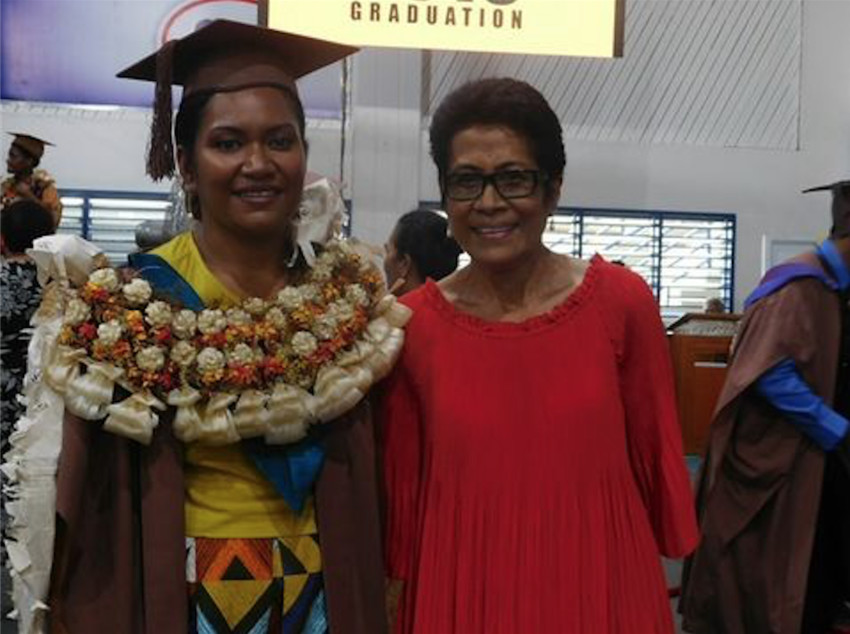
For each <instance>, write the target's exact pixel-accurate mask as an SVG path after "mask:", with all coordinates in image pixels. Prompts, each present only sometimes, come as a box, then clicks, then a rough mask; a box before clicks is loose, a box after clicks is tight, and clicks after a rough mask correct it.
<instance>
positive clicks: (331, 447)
mask: <svg viewBox="0 0 850 634" xmlns="http://www.w3.org/2000/svg"><path fill="white" fill-rule="evenodd" d="M171 411H172V412H173V410H171ZM328 425H329V426H328V427H327V428H326V431H327V433H326V434H325V435H324V442H323V444H324V448H325V452H326V457H325V462H324V465H323V467H322V470H321V473H320V475H319V479H318V481H317V483H316V487H315V496H316V512H317V522H318V529H319V538H320V541H321V548H322V563H323V577H324V585H325V593H326V600H327V608H328V618H329V622H330V630H331V632H332V634H380V633H382V632H385V631H386V617H385V610H384V577H383V563H382V555H381V541H380V533H379V531H380V523H379V518H378V504H377V493H376V492H377V483H376V469H375V467H376V459H375V450H374V437H373V432H372V421H371V416H370V412H369V407H368V405H367V404H361V405H360V406H358V407H357V408H355V409H354V410H353V411H351V412H349V413H348V414H346V415H345V416H343V417H341V418H340V419H338V420H337V421H334V422H332V423H328ZM100 426H101V424H100V423H94V422H89V421H84V420H81V419H79V418H77V417H75V416H72V415H70V414H68V413H66V415H65V423H64V437H63V439H62V453H61V455H60V461H59V471H58V477H57V505H56V513H57V536H56V551H55V553H54V565H53V574H52V579H51V591H50V598H49V604H50V607H51V618H50V631H51V632H54V633H61V634H101V633H102V634H183V633H185V632H186V631H187V624H188V617H187V614H188V600H187V588H186V577H185V570H186V565H185V556H186V554H185V532H184V519H183V518H184V510H183V499H184V485H183V469H182V461H183V458H182V448H181V444H180V443H179V442H178V441H177V440H176V439H175V438H174V436H173V435H172V433H171V420H170V417H169V418H168V419H166V420H165V421H162V422H161V423H160V425H159V427H157V429H156V430H155V432H154V436H153V440H152V442H151V444H150V446H147V447H145V446H142V445H139V444H138V443H136V442H133V441H131V440H127V439H125V438H122V437H120V436H116V435H114V434H111V433H108V432H104V431H102V430H101V429H100Z"/></svg>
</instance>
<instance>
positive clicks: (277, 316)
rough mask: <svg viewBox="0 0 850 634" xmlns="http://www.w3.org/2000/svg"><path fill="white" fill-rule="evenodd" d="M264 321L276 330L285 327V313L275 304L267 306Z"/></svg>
mask: <svg viewBox="0 0 850 634" xmlns="http://www.w3.org/2000/svg"><path fill="white" fill-rule="evenodd" d="M266 321H267V322H269V323H270V324H271V325H272V326H274V327H275V328H277V329H278V330H283V329H284V328H286V315H284V314H283V311H282V310H281V309H280V308H278V307H277V306H272V307H271V308H269V310H268V312H266Z"/></svg>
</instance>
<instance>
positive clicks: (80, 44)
mask: <svg viewBox="0 0 850 634" xmlns="http://www.w3.org/2000/svg"><path fill="white" fill-rule="evenodd" d="M219 18H223V19H227V20H233V21H236V22H246V23H249V24H257V2H256V0H0V98H2V99H4V100H16V101H35V102H47V103H61V104H75V105H107V106H137V107H144V108H148V107H150V105H151V101H152V99H153V90H152V88H151V86H150V85H148V84H147V83H146V82H139V81H127V80H126V79H117V78H116V77H115V73H116V72H117V71H118V70H120V69H121V68H124V67H126V66H127V65H128V64H129V63H130V62H132V61H133V60H136V59H138V58H139V57H141V56H142V55H145V54H146V53H148V52H150V51H152V50H156V49H157V48H158V47H159V46H161V45H162V44H163V43H164V42H166V41H168V40H171V39H175V38H181V37H184V36H186V35H188V34H189V33H192V32H194V31H195V30H197V29H198V28H200V27H202V26H203V25H205V24H207V23H208V22H210V21H212V20H216V19H219ZM341 77H342V67H341V65H340V64H335V65H333V66H330V67H328V68H324V69H322V70H320V71H319V72H317V73H314V74H312V75H310V76H309V77H305V78H304V80H303V81H300V82H299V83H298V88H299V91H300V93H301V99H302V101H303V102H304V108H305V110H306V111H307V115H308V116H309V117H315V118H328V119H339V118H340V117H341V102H340V91H339V84H340V81H341Z"/></svg>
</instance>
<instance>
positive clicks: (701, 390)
mask: <svg viewBox="0 0 850 634" xmlns="http://www.w3.org/2000/svg"><path fill="white" fill-rule="evenodd" d="M739 319H740V315H735V314H708V313H688V314H687V315H685V316H683V317H682V318H680V319H679V320H678V321H676V322H675V323H673V324H671V325H670V327H669V328H668V333H669V339H670V352H671V354H672V357H673V375H674V378H675V381H676V401H677V403H678V408H679V423H680V425H681V426H682V440H683V442H684V445H685V453H688V454H702V453H703V452H704V451H705V444H706V441H707V440H708V430H709V426H710V425H711V417H712V415H713V414H714V406H715V405H716V403H717V397H718V396H720V390H721V389H722V388H723V381H724V380H725V379H726V366H727V363H728V362H729V349H730V347H731V345H732V338H733V337H734V335H735V332H736V330H737V327H738V320H739Z"/></svg>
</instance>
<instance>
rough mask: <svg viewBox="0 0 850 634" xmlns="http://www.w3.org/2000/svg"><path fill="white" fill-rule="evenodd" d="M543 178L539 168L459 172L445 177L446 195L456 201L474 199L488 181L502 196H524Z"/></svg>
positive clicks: (534, 189)
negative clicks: (490, 172)
mask: <svg viewBox="0 0 850 634" xmlns="http://www.w3.org/2000/svg"><path fill="white" fill-rule="evenodd" d="M545 179H546V175H545V174H543V173H542V172H540V171H539V170H505V171H502V172H493V173H492V174H481V173H479V172H460V173H456V174H449V175H448V176H447V177H446V182H445V186H446V196H448V197H449V198H451V199H452V200H458V201H467V200H475V199H476V198H478V197H479V196H481V195H482V194H483V193H484V188H485V187H487V183H490V184H491V185H493V187H495V188H496V191H497V192H499V196H501V197H502V198H505V199H511V198H525V197H526V196H531V195H532V194H533V193H534V192H535V191H536V190H537V185H538V184H539V183H541V182H543V181H545Z"/></svg>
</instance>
